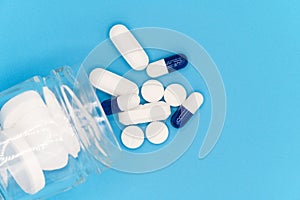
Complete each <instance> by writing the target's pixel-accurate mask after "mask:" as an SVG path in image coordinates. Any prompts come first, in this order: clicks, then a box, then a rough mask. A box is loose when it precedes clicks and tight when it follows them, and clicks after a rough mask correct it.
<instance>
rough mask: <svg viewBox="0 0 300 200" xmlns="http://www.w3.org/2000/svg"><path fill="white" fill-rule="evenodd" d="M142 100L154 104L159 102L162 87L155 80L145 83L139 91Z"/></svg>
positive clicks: (161, 95) (162, 93)
mask: <svg viewBox="0 0 300 200" xmlns="http://www.w3.org/2000/svg"><path fill="white" fill-rule="evenodd" d="M141 93H142V96H143V98H144V99H145V100H146V101H148V102H156V101H159V100H161V98H162V97H163V95H164V86H163V84H162V83H161V82H159V81H157V80H148V81H146V82H145V83H144V84H143V86H142V89H141Z"/></svg>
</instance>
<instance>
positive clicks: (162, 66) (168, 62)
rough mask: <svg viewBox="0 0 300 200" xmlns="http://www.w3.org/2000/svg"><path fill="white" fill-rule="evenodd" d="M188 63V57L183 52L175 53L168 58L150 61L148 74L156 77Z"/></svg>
mask: <svg viewBox="0 0 300 200" xmlns="http://www.w3.org/2000/svg"><path fill="white" fill-rule="evenodd" d="M187 64H188V61H187V58H186V56H185V55H183V54H175V55H172V56H169V57H167V58H164V59H161V60H158V61H155V62H153V63H150V64H149V65H148V67H147V74H148V75H149V76H150V77H152V78H156V77H159V76H162V75H165V74H168V73H171V72H173V71H176V70H179V69H182V68H184V67H186V66H187Z"/></svg>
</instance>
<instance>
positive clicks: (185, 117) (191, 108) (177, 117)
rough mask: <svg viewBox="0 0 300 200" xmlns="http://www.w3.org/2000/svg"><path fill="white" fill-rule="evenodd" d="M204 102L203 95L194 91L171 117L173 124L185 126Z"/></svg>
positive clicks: (178, 126)
mask: <svg viewBox="0 0 300 200" xmlns="http://www.w3.org/2000/svg"><path fill="white" fill-rule="evenodd" d="M202 104H203V96H202V94H201V93H199V92H193V93H192V94H191V95H190V96H189V97H188V98H187V99H186V100H185V101H184V102H183V103H182V105H181V106H179V108H178V109H177V110H176V112H175V113H174V114H173V115H172V117H171V124H172V126H174V127H175V128H181V127H183V126H184V125H185V124H186V123H187V122H188V121H189V120H190V119H191V117H192V116H193V115H194V114H195V113H196V111H197V110H198V109H199V108H200V106H201V105H202Z"/></svg>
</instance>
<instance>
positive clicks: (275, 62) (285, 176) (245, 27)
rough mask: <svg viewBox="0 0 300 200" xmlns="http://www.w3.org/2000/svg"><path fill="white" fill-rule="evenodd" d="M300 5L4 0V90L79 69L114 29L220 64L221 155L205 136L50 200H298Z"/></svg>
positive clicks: (0, 42) (0, 36)
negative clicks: (155, 37)
mask: <svg viewBox="0 0 300 200" xmlns="http://www.w3.org/2000/svg"><path fill="white" fill-rule="evenodd" d="M299 13H300V2H299V1H296V0H290V1H283V0H282V1H281V0H278V1H268V0H263V1H256V2H254V1H240V0H232V1H194V2H189V3H187V4H180V3H175V2H173V3H170V2H167V1H164V2H160V1H151V3H143V2H140V1H136V0H135V1H131V2H130V3H129V2H122V1H120V2H117V1H113V3H112V2H111V1H86V2H85V3H78V2H73V1H58V0H54V1H48V2H45V1H43V2H40V1H31V0H29V1H23V2H22V1H18V2H16V1H14V2H13V1H0V25H1V27H0V80H1V82H0V90H3V89H6V88H8V87H10V86H12V85H14V84H16V83H18V82H21V81H23V80H25V79H27V78H29V77H31V76H33V75H35V74H40V75H46V74H48V72H49V71H50V70H51V69H53V68H55V67H58V66H61V65H65V64H68V65H71V66H78V64H80V63H81V62H82V61H83V59H84V58H85V56H86V55H87V54H88V53H89V52H90V50H91V49H92V48H94V47H95V46H96V45H97V44H98V43H99V42H101V41H103V40H104V39H106V38H107V32H108V29H109V27H110V26H111V25H112V24H115V23H116V22H125V23H126V24H128V25H130V26H131V28H138V27H149V26H156V27H165V28H171V29H174V30H177V31H180V32H182V33H185V34H187V35H189V36H190V37H192V38H194V39H195V40H196V41H198V42H199V43H200V44H201V45H203V46H204V48H206V50H207V51H208V52H209V54H210V55H211V56H212V58H213V59H214V61H215V62H216V64H217V65H218V67H219V70H220V72H221V74H222V76H223V80H224V84H225V88H226V92H227V119H226V123H225V128H224V131H223V135H222V136H221V139H220V141H219V143H218V144H217V146H216V148H215V149H214V151H213V152H212V153H211V154H210V155H209V157H207V158H205V159H204V160H198V151H199V147H200V145H201V143H202V139H203V137H201V136H199V137H197V138H196V140H195V141H194V144H193V145H192V147H191V148H190V149H189V150H188V151H187V152H186V154H185V155H184V156H183V157H182V158H181V159H179V160H178V161H177V162H176V163H175V164H173V165H172V166H170V167H168V168H166V169H164V170H161V171H159V172H155V173H150V174H143V175H133V174H126V173H121V172H116V171H114V170H109V171H106V172H105V173H103V174H101V175H98V176H97V175H92V176H90V177H89V179H88V181H87V182H86V183H85V184H83V185H80V186H78V187H77V188H75V189H74V190H71V191H68V192H66V193H63V194H61V195H58V196H56V197H53V198H52V199H184V198H185V199H213V200H218V199H299V198H300V190H299V187H300V181H299V180H300V172H299V169H300V148H299V141H300V134H299V130H300V123H299V122H300V106H299V102H300V92H299V91H300V83H299V77H300V40H299V35H300V14H299Z"/></svg>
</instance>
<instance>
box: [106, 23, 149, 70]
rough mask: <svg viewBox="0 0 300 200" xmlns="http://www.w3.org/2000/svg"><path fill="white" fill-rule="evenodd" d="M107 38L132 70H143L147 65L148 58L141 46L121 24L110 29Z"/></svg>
mask: <svg viewBox="0 0 300 200" xmlns="http://www.w3.org/2000/svg"><path fill="white" fill-rule="evenodd" d="M109 37H110V39H111V41H112V42H113V44H114V45H115V47H116V48H117V49H118V51H119V52H120V53H121V55H122V56H123V58H124V59H125V60H126V62H127V63H128V64H129V65H130V66H131V67H132V69H134V70H143V69H145V68H146V67H147V65H148V64H149V58H148V56H147V54H146V53H145V51H144V49H143V48H142V46H141V45H140V44H139V42H138V41H137V40H136V39H135V37H134V36H133V35H132V34H131V32H130V31H129V30H128V29H127V28H126V27H125V26H124V25H122V24H117V25H115V26H113V27H112V28H111V29H110V32H109Z"/></svg>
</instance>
